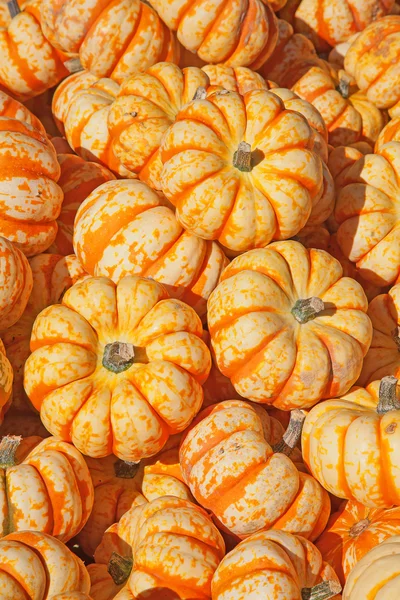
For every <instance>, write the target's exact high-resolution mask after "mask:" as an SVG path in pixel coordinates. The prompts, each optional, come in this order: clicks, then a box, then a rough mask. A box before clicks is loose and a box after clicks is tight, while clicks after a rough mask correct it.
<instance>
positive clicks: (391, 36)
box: [344, 3, 400, 108]
mask: <svg viewBox="0 0 400 600" xmlns="http://www.w3.org/2000/svg"><path fill="white" fill-rule="evenodd" d="M392 4H393V3H392ZM399 58H400V16H396V15H391V16H387V17H383V18H382V19H379V20H378V21H376V22H375V23H371V24H370V25H368V27H366V28H365V29H364V31H362V32H361V33H360V35H359V36H358V37H357V38H356V40H355V41H354V42H353V43H352V44H351V46H350V48H349V49H348V51H347V53H346V56H345V59H344V66H345V69H346V71H348V72H349V73H350V75H352V76H353V77H354V78H355V80H356V82H357V85H358V87H359V88H360V90H361V91H362V92H364V93H365V94H366V96H367V98H368V100H370V101H371V102H372V103H373V104H375V105H376V106H377V107H378V108H391V107H392V106H394V105H395V104H396V103H397V102H399V100H400V73H399V69H398V62H399Z"/></svg>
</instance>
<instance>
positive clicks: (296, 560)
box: [211, 531, 341, 600]
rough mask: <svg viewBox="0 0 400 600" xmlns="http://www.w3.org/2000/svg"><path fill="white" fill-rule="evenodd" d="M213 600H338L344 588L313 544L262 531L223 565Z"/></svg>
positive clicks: (235, 550) (298, 538)
mask: <svg viewBox="0 0 400 600" xmlns="http://www.w3.org/2000/svg"><path fill="white" fill-rule="evenodd" d="M211 589H212V598H213V600H227V599H228V598H234V599H235V600H246V599H247V598H249V597H250V596H249V595H250V594H253V596H254V598H256V597H259V598H268V600H286V599H289V598H290V599H293V600H300V598H310V599H311V600H318V599H322V600H323V599H328V598H333V597H335V598H339V597H338V596H336V594H337V593H339V592H340V590H341V585H340V583H339V580H338V578H337V576H336V573H335V572H334V570H333V569H332V568H331V567H330V566H329V565H327V564H326V563H325V562H324V561H323V560H322V557H321V554H320V552H319V551H318V549H317V548H316V547H315V546H314V544H312V543H311V542H310V541H308V540H306V539H305V538H303V537H301V536H297V535H292V534H290V533H286V532H284V531H263V532H261V533H257V534H254V535H252V536H251V537H249V538H248V539H246V540H243V541H242V542H240V544H239V545H238V546H236V548H234V549H233V550H232V551H231V552H229V554H227V555H226V556H225V557H224V558H223V559H222V561H221V562H220V564H219V566H218V567H217V570H216V571H215V573H214V577H213V580H212V584H211Z"/></svg>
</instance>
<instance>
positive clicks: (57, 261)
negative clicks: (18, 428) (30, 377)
mask: <svg viewBox="0 0 400 600" xmlns="http://www.w3.org/2000/svg"><path fill="white" fill-rule="evenodd" d="M29 265H30V270H29V273H30V272H31V271H32V275H30V277H31V278H32V280H33V286H32V285H31V286H30V289H32V291H31V292H30V296H29V300H28V303H27V305H26V309H25V311H24V313H23V315H22V316H21V317H20V319H19V320H18V321H17V322H16V323H15V325H13V326H12V327H9V328H8V329H6V330H5V331H3V332H2V334H1V335H2V338H3V341H4V345H5V348H6V351H7V356H8V358H9V361H10V363H11V366H12V368H13V371H14V382H13V389H12V392H13V403H12V406H13V409H14V410H17V411H19V412H24V413H25V412H26V411H27V410H29V409H31V410H32V407H31V404H30V403H29V402H28V399H27V397H26V394H25V391H24V385H23V377H24V366H25V361H26V359H27V358H28V356H29V354H30V350H29V342H30V338H31V332H32V326H33V323H34V320H35V319H36V317H37V315H38V314H39V313H40V311H41V310H43V309H44V308H46V306H49V305H50V304H54V303H55V302H59V301H60V299H61V297H62V295H63V293H64V292H65V290H66V289H68V288H69V287H71V285H72V284H73V283H75V281H77V280H78V279H80V278H81V277H83V276H84V275H85V271H84V269H83V268H82V266H81V264H80V263H79V261H78V260H77V258H76V257H75V256H74V255H71V256H65V257H64V256H59V255H56V254H39V255H38V256H34V257H33V258H31V259H30V261H29Z"/></svg>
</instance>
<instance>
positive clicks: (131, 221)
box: [74, 180, 228, 319]
mask: <svg viewBox="0 0 400 600" xmlns="http://www.w3.org/2000/svg"><path fill="white" fill-rule="evenodd" d="M166 204H167V203H166V201H165V199H164V198H162V197H161V196H160V195H158V194H156V193H155V192H154V191H153V190H151V189H150V188H149V187H148V186H147V185H146V184H144V183H142V182H139V181H132V180H119V181H110V182H108V183H105V184H104V185H101V186H100V187H98V188H97V189H96V190H94V191H93V192H92V193H91V194H90V195H89V196H88V198H87V199H86V200H85V201H84V202H83V204H82V205H81V206H80V208H79V209H78V212H77V214H76V218H75V224H74V248H75V252H76V254H77V256H78V258H79V260H80V261H81V263H82V265H83V266H84V268H85V269H86V270H87V272H88V273H90V274H91V275H97V276H105V277H110V278H111V279H112V280H113V281H114V282H116V283H117V282H118V281H120V279H121V278H122V277H125V276H127V275H133V274H136V275H142V276H145V277H151V278H153V279H155V280H156V281H159V282H160V283H162V284H163V285H164V286H165V287H166V289H167V290H168V293H169V294H170V296H171V297H173V298H178V299H179V300H182V301H183V302H186V304H189V305H190V306H192V308H194V309H195V311H196V312H197V313H198V314H199V316H200V317H201V318H203V319H205V317H206V313H207V300H208V298H209V296H210V294H211V292H212V291H213V289H214V288H215V287H216V285H217V284H218V281H219V278H220V275H221V272H222V271H223V269H224V268H225V267H226V265H227V264H228V259H227V258H226V256H225V254H224V252H223V251H222V250H221V248H220V247H219V246H218V245H217V244H216V243H215V242H212V241H205V240H202V239H200V238H198V237H196V236H194V235H191V234H190V233H188V232H187V231H185V230H184V229H183V227H182V226H181V225H180V223H179V222H178V221H177V219H176V217H175V215H174V213H173V211H172V210H171V208H169V207H168V206H166Z"/></svg>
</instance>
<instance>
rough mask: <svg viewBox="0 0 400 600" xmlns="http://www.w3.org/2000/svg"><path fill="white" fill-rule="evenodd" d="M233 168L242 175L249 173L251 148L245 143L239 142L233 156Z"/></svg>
mask: <svg viewBox="0 0 400 600" xmlns="http://www.w3.org/2000/svg"><path fill="white" fill-rule="evenodd" d="M233 166H234V167H236V168H237V169H239V171H242V172H244V173H249V172H250V171H251V146H250V144H248V143H247V142H240V144H239V146H238V149H237V150H236V152H235V154H234V155H233Z"/></svg>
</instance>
